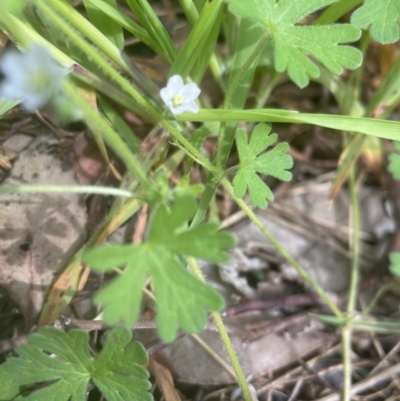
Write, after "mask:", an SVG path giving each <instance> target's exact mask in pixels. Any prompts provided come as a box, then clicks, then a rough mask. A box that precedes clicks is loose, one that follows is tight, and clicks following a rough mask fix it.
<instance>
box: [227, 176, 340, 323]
mask: <svg viewBox="0 0 400 401" xmlns="http://www.w3.org/2000/svg"><path fill="white" fill-rule="evenodd" d="M221 184H222V185H223V186H224V188H225V189H226V191H227V192H228V193H229V194H230V195H231V196H232V198H233V199H235V201H236V203H237V204H238V205H239V207H240V208H241V209H242V210H243V211H244V212H245V213H246V215H247V217H248V218H249V219H250V220H251V221H252V222H253V223H254V224H255V225H256V226H257V227H258V228H259V229H260V231H261V232H262V233H263V234H264V236H265V237H266V238H267V239H268V240H269V241H270V242H271V244H272V245H273V246H274V247H275V248H276V249H277V251H278V252H279V253H280V254H281V255H282V256H283V257H284V258H285V259H286V260H287V261H288V262H289V263H290V264H291V265H292V266H293V267H294V268H295V269H296V271H297V273H298V274H299V275H300V276H301V277H302V278H303V280H304V281H305V282H306V283H308V284H309V285H310V286H311V287H312V289H313V290H314V291H315V292H316V293H317V294H318V295H319V296H320V297H321V299H322V300H323V301H324V302H325V303H326V305H327V306H328V307H329V309H330V310H331V311H332V313H333V314H334V315H335V316H337V317H340V318H341V317H343V314H342V312H341V311H340V310H339V308H338V307H337V306H336V305H335V303H334V302H333V301H332V300H331V299H330V298H329V296H328V295H327V294H326V293H325V291H324V290H323V289H322V288H321V287H320V286H319V285H318V284H317V283H316V282H315V281H314V280H313V278H312V277H311V276H310V275H309V274H308V273H307V271H306V270H305V269H304V268H303V267H302V266H301V265H300V264H299V263H297V261H296V260H295V259H294V258H293V257H292V256H291V255H290V254H289V252H287V250H286V249H285V248H284V247H283V246H282V245H281V244H280V243H279V241H278V240H277V239H276V238H275V237H274V236H273V235H272V234H271V233H270V232H269V230H268V229H267V228H266V227H265V226H264V225H263V224H262V222H261V221H260V220H259V219H258V217H257V216H256V215H255V213H254V212H253V210H251V208H250V207H249V206H248V205H247V204H246V203H245V202H244V201H243V200H242V199H238V198H236V197H235V195H234V194H233V187H232V184H231V183H230V181H229V180H228V179H226V178H224V179H223V180H222V181H221Z"/></svg>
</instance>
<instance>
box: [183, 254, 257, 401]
mask: <svg viewBox="0 0 400 401" xmlns="http://www.w3.org/2000/svg"><path fill="white" fill-rule="evenodd" d="M188 264H189V266H190V268H191V270H192V271H193V274H194V275H195V276H196V277H197V278H198V279H199V280H201V281H203V282H205V279H204V275H203V272H202V271H201V269H200V267H199V265H198V264H197V262H196V260H195V259H193V258H188ZM211 315H212V317H213V319H214V323H215V326H216V327H217V330H218V333H219V335H220V337H221V340H222V342H223V344H224V347H225V350H226V353H227V354H228V357H229V360H230V361H231V364H232V368H233V370H234V372H235V375H236V379H237V381H238V383H239V386H240V388H241V390H242V394H243V397H244V399H245V400H246V401H252V400H253V398H252V396H251V393H250V389H249V386H248V384H247V381H246V377H245V375H244V373H243V369H242V367H241V365H240V362H239V359H238V357H237V355H236V352H235V349H234V348H233V344H232V341H231V339H230V338H229V335H228V332H227V330H226V327H225V324H224V322H223V320H222V317H221V315H220V314H219V313H218V312H211Z"/></svg>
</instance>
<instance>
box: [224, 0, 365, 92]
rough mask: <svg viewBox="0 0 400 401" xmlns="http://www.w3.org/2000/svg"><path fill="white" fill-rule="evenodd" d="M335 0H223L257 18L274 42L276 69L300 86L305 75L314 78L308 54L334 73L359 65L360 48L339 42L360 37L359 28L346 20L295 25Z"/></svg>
mask: <svg viewBox="0 0 400 401" xmlns="http://www.w3.org/2000/svg"><path fill="white" fill-rule="evenodd" d="M335 1H337V0H298V1H295V2H293V0H280V1H279V2H276V0H248V1H242V0H225V2H226V3H228V4H229V10H230V11H231V12H232V13H234V14H236V15H238V16H240V17H243V18H250V19H253V20H255V21H258V22H260V23H261V24H263V26H264V27H265V29H266V31H267V32H268V34H269V35H270V36H271V37H272V40H273V42H274V46H275V59H274V65H275V69H276V70H277V71H278V72H283V71H285V70H287V72H288V75H289V77H290V78H291V79H292V80H293V81H294V82H295V83H296V84H297V85H298V86H299V87H301V88H303V87H305V86H306V85H307V84H308V83H309V77H312V78H317V77H318V76H319V74H320V71H319V68H318V66H317V65H316V64H315V63H314V62H313V61H311V59H310V58H309V57H308V56H312V57H313V58H315V59H316V60H319V61H320V62H321V63H322V64H323V65H324V66H325V67H326V68H328V69H329V70H330V71H332V72H333V73H335V74H341V73H342V71H343V67H344V68H349V69H354V68H357V67H359V66H360V64H361V61H362V54H361V52H360V51H359V50H358V49H356V48H353V47H350V46H343V45H340V44H341V43H349V42H354V41H356V40H357V39H359V38H360V34H361V33H360V30H359V29H357V28H356V27H354V26H352V25H349V24H335V25H321V26H300V25H296V24H297V23H298V22H299V21H300V20H302V19H303V18H305V17H307V16H308V15H309V14H310V13H312V12H314V11H316V10H318V9H320V8H322V7H325V6H327V5H329V4H332V3H334V2H335Z"/></svg>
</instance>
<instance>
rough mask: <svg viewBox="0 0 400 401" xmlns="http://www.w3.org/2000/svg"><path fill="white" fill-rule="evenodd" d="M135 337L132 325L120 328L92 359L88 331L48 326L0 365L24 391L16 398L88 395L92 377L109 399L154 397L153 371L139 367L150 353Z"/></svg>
mask: <svg viewBox="0 0 400 401" xmlns="http://www.w3.org/2000/svg"><path fill="white" fill-rule="evenodd" d="M131 339H132V334H131V332H130V331H129V330H128V329H126V328H124V327H116V328H114V329H113V330H111V332H110V333H109V335H108V337H107V339H106V342H105V344H104V347H103V349H102V350H101V351H100V353H99V355H98V356H97V357H96V358H93V357H92V356H91V355H90V353H89V343H88V342H89V336H88V334H87V333H86V332H83V331H80V330H70V331H69V332H68V333H65V332H63V331H61V330H58V329H55V328H53V327H46V328H43V329H42V330H40V331H39V332H38V333H35V334H32V335H30V336H29V337H28V344H26V345H22V346H20V347H17V348H16V352H17V354H19V358H10V359H9V360H7V361H6V363H5V364H3V365H2V366H3V369H4V371H5V372H6V373H7V374H8V375H9V377H11V378H12V379H13V382H14V385H18V386H19V388H20V391H21V392H22V394H21V395H20V397H18V398H17V400H19V399H24V400H28V401H29V400H30V401H37V400H43V401H46V400H57V401H69V400H71V401H81V400H85V399H86V393H87V391H88V384H89V381H90V380H91V381H93V382H94V384H95V385H96V386H97V387H98V388H99V390H100V391H101V392H102V393H103V395H104V396H105V398H106V399H107V400H108V401H124V400H133V399H138V400H143V401H151V400H152V396H151V394H150V393H149V392H148V390H149V389H150V388H151V383H150V382H149V381H148V376H149V374H148V372H147V371H146V370H145V369H143V368H142V367H141V366H139V365H143V364H146V363H147V354H146V351H145V350H144V348H143V346H142V345H141V344H140V343H138V342H133V343H131ZM0 379H1V375H0ZM43 383H46V385H43ZM0 399H1V397H0Z"/></svg>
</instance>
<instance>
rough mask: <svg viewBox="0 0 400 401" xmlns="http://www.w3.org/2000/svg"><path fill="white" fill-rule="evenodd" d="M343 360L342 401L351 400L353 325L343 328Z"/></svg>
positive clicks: (349, 324)
mask: <svg viewBox="0 0 400 401" xmlns="http://www.w3.org/2000/svg"><path fill="white" fill-rule="evenodd" d="M340 332H341V334H342V359H343V390H342V398H341V399H342V401H350V400H351V332H352V328H351V323H348V324H346V325H345V326H342V327H341V330H340Z"/></svg>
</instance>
